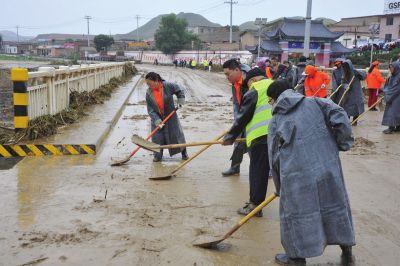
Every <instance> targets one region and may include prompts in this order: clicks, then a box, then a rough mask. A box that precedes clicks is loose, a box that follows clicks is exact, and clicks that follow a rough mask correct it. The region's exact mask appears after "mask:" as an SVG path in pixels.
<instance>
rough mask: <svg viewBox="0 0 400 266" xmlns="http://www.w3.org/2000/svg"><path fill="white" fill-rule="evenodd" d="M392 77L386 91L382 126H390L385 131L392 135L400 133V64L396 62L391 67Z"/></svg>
mask: <svg viewBox="0 0 400 266" xmlns="http://www.w3.org/2000/svg"><path fill="white" fill-rule="evenodd" d="M389 71H390V73H391V74H392V76H391V77H390V78H389V80H388V82H387V84H386V86H385V89H384V90H383V92H384V93H385V94H384V95H385V96H384V97H385V101H386V107H385V112H384V113H383V120H382V125H384V126H388V128H387V129H385V130H384V131H383V133H385V134H392V133H394V132H396V131H397V132H399V131H400V63H399V62H395V63H393V64H391V65H390V66H389Z"/></svg>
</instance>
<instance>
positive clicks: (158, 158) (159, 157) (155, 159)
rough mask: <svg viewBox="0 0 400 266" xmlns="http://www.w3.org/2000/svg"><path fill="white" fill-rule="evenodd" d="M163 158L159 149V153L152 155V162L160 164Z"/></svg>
mask: <svg viewBox="0 0 400 266" xmlns="http://www.w3.org/2000/svg"><path fill="white" fill-rule="evenodd" d="M162 157H163V150H162V149H161V150H160V152H154V153H153V162H161V160H162Z"/></svg>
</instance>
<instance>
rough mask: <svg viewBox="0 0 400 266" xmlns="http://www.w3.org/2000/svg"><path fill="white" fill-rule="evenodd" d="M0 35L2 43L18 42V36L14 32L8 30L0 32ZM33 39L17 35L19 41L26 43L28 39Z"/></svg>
mask: <svg viewBox="0 0 400 266" xmlns="http://www.w3.org/2000/svg"><path fill="white" fill-rule="evenodd" d="M0 35H1V36H2V38H3V41H8V42H16V41H18V36H17V34H16V33H15V32H12V31H9V30H0ZM33 38H34V37H30V36H21V35H19V40H20V41H28V40H30V39H33Z"/></svg>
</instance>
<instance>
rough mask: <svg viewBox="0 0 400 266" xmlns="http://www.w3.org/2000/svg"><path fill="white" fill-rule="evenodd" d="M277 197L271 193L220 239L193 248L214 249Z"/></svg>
mask: <svg viewBox="0 0 400 266" xmlns="http://www.w3.org/2000/svg"><path fill="white" fill-rule="evenodd" d="M276 197H277V195H276V193H273V194H272V195H270V196H269V197H268V198H266V199H265V200H264V201H263V202H262V203H261V204H260V205H258V206H257V207H256V208H255V209H254V210H252V211H251V212H250V213H249V214H247V215H246V216H245V217H244V218H243V219H241V220H240V221H239V222H238V223H237V224H236V225H235V226H234V227H232V228H231V230H229V232H228V233H226V234H225V235H224V236H223V237H222V238H219V239H217V240H212V241H209V242H203V243H194V244H193V246H195V247H201V248H208V249H216V248H217V245H218V244H219V243H221V242H222V241H224V240H225V239H227V238H229V237H230V236H231V235H233V233H235V232H236V231H237V230H238V229H239V228H240V227H241V226H242V225H243V224H245V223H246V222H247V221H248V220H250V218H252V217H253V216H254V215H255V214H256V213H258V212H259V211H261V210H262V208H264V207H265V206H267V205H268V204H269V203H270V202H271V201H273V200H274V199H275V198H276Z"/></svg>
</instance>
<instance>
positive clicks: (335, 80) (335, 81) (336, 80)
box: [330, 58, 344, 104]
mask: <svg viewBox="0 0 400 266" xmlns="http://www.w3.org/2000/svg"><path fill="white" fill-rule="evenodd" d="M343 61H344V59H343V58H337V59H336V60H335V67H336V69H334V70H333V72H332V93H331V95H332V96H331V97H330V98H331V100H332V101H333V102H334V103H336V104H337V103H338V102H339V100H340V99H338V94H337V92H336V90H337V88H338V87H339V86H340V85H341V84H342V76H343V71H342V63H343Z"/></svg>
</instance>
